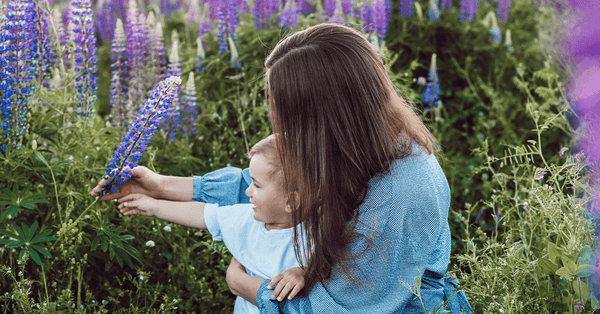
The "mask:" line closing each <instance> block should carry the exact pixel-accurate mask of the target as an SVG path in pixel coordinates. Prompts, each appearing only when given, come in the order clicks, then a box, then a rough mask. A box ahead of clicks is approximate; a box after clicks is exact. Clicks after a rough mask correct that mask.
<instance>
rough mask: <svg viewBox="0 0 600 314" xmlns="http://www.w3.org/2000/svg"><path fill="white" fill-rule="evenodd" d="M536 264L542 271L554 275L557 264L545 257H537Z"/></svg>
mask: <svg viewBox="0 0 600 314" xmlns="http://www.w3.org/2000/svg"><path fill="white" fill-rule="evenodd" d="M538 265H540V267H541V268H542V271H543V272H544V274H546V275H554V274H555V273H556V271H557V270H558V265H556V264H554V263H552V262H551V261H550V260H548V259H545V258H540V259H538Z"/></svg>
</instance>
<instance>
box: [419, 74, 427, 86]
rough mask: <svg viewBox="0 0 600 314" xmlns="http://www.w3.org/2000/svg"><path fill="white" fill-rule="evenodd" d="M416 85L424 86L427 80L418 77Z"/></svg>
mask: <svg viewBox="0 0 600 314" xmlns="http://www.w3.org/2000/svg"><path fill="white" fill-rule="evenodd" d="M417 84H419V85H423V86H425V85H426V84H427V79H426V78H424V77H422V76H419V79H418V80H417Z"/></svg>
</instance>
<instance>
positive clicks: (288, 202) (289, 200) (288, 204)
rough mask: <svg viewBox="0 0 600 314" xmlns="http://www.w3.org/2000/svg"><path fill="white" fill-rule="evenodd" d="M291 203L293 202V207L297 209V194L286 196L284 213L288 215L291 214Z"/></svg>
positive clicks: (298, 199) (298, 200)
mask: <svg viewBox="0 0 600 314" xmlns="http://www.w3.org/2000/svg"><path fill="white" fill-rule="evenodd" d="M292 201H293V205H294V207H296V208H297V207H298V203H299V202H300V197H299V195H298V192H292V194H290V196H288V201H287V205H286V206H285V211H286V212H288V213H290V214H291V213H292ZM294 209H295V208H294Z"/></svg>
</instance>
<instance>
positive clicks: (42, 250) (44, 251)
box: [31, 244, 52, 257]
mask: <svg viewBox="0 0 600 314" xmlns="http://www.w3.org/2000/svg"><path fill="white" fill-rule="evenodd" d="M31 247H32V248H34V249H36V250H37V251H39V252H40V253H42V254H44V256H48V257H52V254H50V252H49V251H48V250H46V249H45V248H43V247H42V246H39V245H35V244H33V245H31Z"/></svg>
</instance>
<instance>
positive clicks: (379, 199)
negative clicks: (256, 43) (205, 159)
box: [94, 23, 472, 313]
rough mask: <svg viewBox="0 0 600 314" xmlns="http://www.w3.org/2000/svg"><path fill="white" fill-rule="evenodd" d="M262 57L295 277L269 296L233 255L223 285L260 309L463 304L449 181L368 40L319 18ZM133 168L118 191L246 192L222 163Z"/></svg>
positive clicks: (241, 178)
mask: <svg viewBox="0 0 600 314" xmlns="http://www.w3.org/2000/svg"><path fill="white" fill-rule="evenodd" d="M265 66H266V85H267V86H266V91H267V94H268V98H269V104H270V114H271V124H272V128H273V133H279V134H283V135H284V136H278V137H277V138H278V142H277V147H278V149H279V156H280V158H281V163H282V166H283V174H284V183H283V188H284V191H285V193H287V194H288V195H291V194H292V193H297V194H298V195H297V196H298V197H297V198H289V199H290V202H291V204H290V205H291V207H292V208H295V209H296V210H294V211H293V215H292V217H293V225H294V226H295V227H294V249H295V253H296V256H297V257H298V260H302V259H301V258H300V257H301V256H303V257H306V264H304V265H303V266H304V267H305V277H304V280H305V288H304V289H303V290H302V291H301V292H300V294H298V295H297V297H296V298H294V299H293V300H285V301H282V302H279V301H277V300H271V299H270V297H271V295H278V294H279V292H281V290H285V289H286V288H285V287H284V286H283V284H281V285H278V286H276V287H275V289H274V291H271V290H270V289H268V288H267V286H268V285H269V281H268V280H266V281H264V282H263V281H261V280H260V279H257V278H253V277H251V276H249V275H247V274H246V272H245V270H244V268H243V267H242V266H241V265H240V264H239V263H237V261H236V260H235V259H233V260H232V263H231V265H230V267H229V269H228V271H227V283H228V285H229V286H230V289H231V290H232V292H233V293H234V294H235V295H238V296H242V297H243V298H245V299H246V300H248V301H250V302H252V303H255V304H257V306H258V308H259V309H260V310H261V313H279V311H281V312H283V313H359V312H360V313H423V312H424V311H426V312H427V313H431V312H432V311H433V310H434V309H439V308H440V307H442V304H443V303H444V302H445V301H446V300H448V299H449V300H448V302H447V304H448V307H449V309H450V310H451V311H452V312H453V313H460V312H461V310H462V311H464V312H466V313H471V312H472V309H471V307H470V305H469V304H468V302H467V300H466V297H465V295H464V293H463V292H460V293H456V294H454V295H453V292H454V289H455V288H456V287H457V285H458V283H457V281H450V280H449V279H448V278H444V277H443V275H444V274H445V273H446V269H447V267H448V264H449V262H450V229H449V226H448V209H449V206H450V190H449V187H448V182H447V180H446V178H445V176H444V173H443V172H442V170H441V168H440V166H439V164H438V162H437V160H436V159H435V156H434V148H435V143H434V139H433V138H432V136H431V134H430V132H429V131H428V130H427V128H426V127H425V125H424V124H423V123H422V122H421V121H420V120H419V118H418V117H417V115H416V114H415V113H414V112H413V111H412V109H411V108H410V107H409V106H408V104H407V102H406V101H404V100H403V99H402V98H400V97H399V96H398V95H397V93H396V91H395V90H394V87H393V85H392V82H391V81H390V79H389V76H388V75H387V73H386V68H385V66H384V65H383V62H382V60H381V58H380V56H379V55H378V53H377V51H376V50H375V49H374V47H373V46H371V44H370V43H369V42H368V41H367V40H366V39H365V38H364V37H363V36H362V35H361V34H360V33H359V32H358V31H356V30H354V29H352V28H349V27H345V26H340V25H337V24H327V23H326V24H319V25H316V26H313V27H311V28H308V29H306V30H304V31H301V32H297V33H294V34H293V35H291V36H289V37H287V38H285V39H283V40H282V41H281V42H280V43H279V44H278V45H277V46H276V47H275V49H274V50H273V51H272V52H271V54H270V55H269V56H268V58H267V60H266V62H265ZM135 169H137V168H134V176H133V177H132V181H133V180H134V179H135V181H139V182H140V183H134V182H130V184H131V185H130V186H128V187H125V188H126V189H128V190H134V189H142V188H141V187H142V186H143V185H147V186H148V187H149V189H148V190H147V191H146V192H149V193H156V194H158V195H162V196H165V195H168V191H167V192H157V191H160V190H161V189H164V190H165V191H166V190H174V189H182V191H184V192H185V193H186V194H185V196H176V197H177V198H178V199H179V200H182V201H187V200H189V199H190V198H195V199H199V200H203V201H205V202H210V201H211V200H210V199H206V197H213V196H214V195H215V194H214V193H213V192H214V191H215V190H216V189H215V187H216V186H217V185H218V186H219V188H218V192H217V193H221V195H223V194H227V195H229V197H230V198H232V199H229V200H227V201H229V202H236V201H238V202H240V201H242V202H246V200H244V199H242V197H237V199H236V196H238V195H240V193H239V191H240V190H242V191H243V189H244V186H247V184H249V181H248V180H247V176H246V175H247V174H245V172H243V171H238V170H235V169H232V168H231V167H229V168H225V169H222V170H219V171H217V172H215V173H213V174H209V175H207V176H205V177H203V178H202V179H200V177H194V179H193V180H194V181H193V188H191V187H190V186H189V185H191V180H192V179H191V178H186V179H183V178H177V179H176V178H170V179H165V180H166V181H167V182H169V181H171V182H173V183H174V186H173V187H169V186H168V185H167V186H164V185H163V186H160V185H158V181H156V182H153V181H152V180H153V179H149V178H153V177H155V176H157V175H156V174H150V173H151V172H150V171H149V170H147V169H144V168H141V167H140V169H139V171H138V172H139V173H140V176H141V177H140V178H136V171H135ZM184 180H185V181H184ZM102 183H103V182H100V184H99V185H98V187H96V189H94V191H96V195H99V194H98V193H97V192H99V191H100V187H101V186H102ZM128 184H129V183H128ZM163 187H164V188H163ZM192 191H193V192H192ZM211 191H213V192H211ZM128 193H132V192H119V193H118V194H115V195H112V196H111V195H107V196H104V198H105V199H110V198H113V199H114V198H118V197H120V196H122V195H125V194H128ZM192 193H193V195H191V194H192ZM179 195H181V193H180V194H179ZM295 199H296V200H298V201H297V203H296V202H295V201H294V200H295ZM213 200H214V201H216V202H220V201H225V200H224V199H221V198H220V197H216V198H214V199H213ZM300 223H301V224H300ZM300 239H305V240H303V241H302V243H301V241H300ZM419 276H422V278H421V287H420V295H421V298H417V299H415V294H413V292H411V291H410V290H409V289H411V290H412V291H414V292H416V291H415V288H414V287H411V285H412V283H413V282H415V278H417V277H419ZM270 288H271V289H273V287H270ZM357 288H358V289H357ZM438 311H440V310H438Z"/></svg>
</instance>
